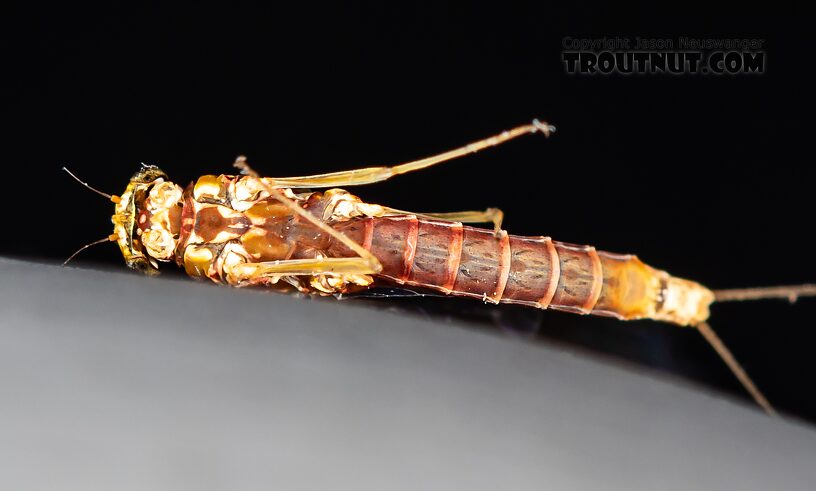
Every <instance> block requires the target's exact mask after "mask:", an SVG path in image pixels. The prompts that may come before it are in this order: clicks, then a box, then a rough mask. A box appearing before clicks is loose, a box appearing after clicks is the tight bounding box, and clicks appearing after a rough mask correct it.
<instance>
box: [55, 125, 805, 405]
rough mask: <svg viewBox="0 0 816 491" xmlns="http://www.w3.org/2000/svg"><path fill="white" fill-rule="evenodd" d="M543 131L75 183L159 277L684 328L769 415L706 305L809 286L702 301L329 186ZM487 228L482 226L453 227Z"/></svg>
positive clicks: (586, 250) (491, 213)
mask: <svg viewBox="0 0 816 491" xmlns="http://www.w3.org/2000/svg"><path fill="white" fill-rule="evenodd" d="M554 131H555V128H554V127H553V126H550V125H548V124H546V123H542V122H539V121H537V120H535V121H533V122H532V123H531V124H528V125H523V126H519V127H517V128H513V129H511V130H509V131H505V132H503V133H501V134H499V135H496V136H493V137H490V138H486V139H483V140H480V141H477V142H474V143H471V144H469V145H466V146H464V147H461V148H457V149H455V150H451V151H448V152H445V153H442V154H439V155H436V156H432V157H428V158H424V159H421V160H417V161H413V162H408V163H405V164H401V165H396V166H393V167H368V168H364V169H355V170H350V171H345V172H332V173H327V174H318V175H313V176H303V177H288V178H269V177H260V176H259V175H258V174H257V173H256V172H254V171H253V170H252V169H251V168H250V167H249V166H248V165H247V163H246V160H245V159H244V158H243V157H239V158H238V159H237V161H236V162H235V167H237V168H239V169H241V174H240V175H219V176H213V175H207V176H202V177H200V178H198V180H197V181H196V182H195V183H191V184H190V185H189V186H187V187H186V188H182V187H181V186H179V185H178V184H175V183H173V182H171V181H169V180H168V177H167V176H166V175H165V173H164V172H162V171H161V170H160V169H159V168H158V167H155V166H143V167H142V169H141V170H139V172H137V173H136V174H135V175H134V176H133V177H132V178H131V180H130V182H129V184H128V185H127V188H126V189H125V191H124V193H122V195H121V196H114V195H108V194H105V193H101V192H100V191H97V190H95V189H93V188H90V186H88V185H87V184H85V183H82V184H83V185H85V186H86V187H89V188H90V189H93V190H94V191H95V192H97V193H100V194H102V195H104V196H106V197H108V198H109V199H110V200H111V201H113V202H114V203H115V204H116V207H115V213H114V215H113V218H112V221H113V224H114V233H113V234H111V235H110V236H109V237H107V238H105V239H103V240H101V241H97V243H99V242H104V241H108V240H109V241H115V242H117V243H118V244H119V248H120V249H121V251H122V255H123V256H124V258H125V262H126V263H127V265H128V266H130V267H131V268H134V269H138V270H140V271H143V272H145V273H148V274H153V273H156V272H157V271H158V265H159V263H160V262H175V263H176V264H178V265H179V266H181V267H183V268H184V269H185V271H186V272H187V274H189V275H190V276H193V277H199V278H209V279H210V280H212V281H214V282H217V283H224V284H227V285H231V286H263V287H276V288H277V287H294V288H296V289H298V290H300V291H302V292H309V293H318V294H326V295H328V294H338V293H346V292H350V291H355V290H360V289H364V288H366V287H370V286H372V285H373V284H375V283H378V284H399V285H409V286H411V287H416V288H426V289H432V290H436V291H439V292H443V293H445V294H450V295H458V296H467V297H475V298H479V299H482V300H484V301H485V302H490V303H496V304H498V303H513V304H521V305H527V306H530V307H537V308H541V309H547V308H551V309H556V310H563V311H567V312H574V313H578V314H596V315H605V316H612V317H617V318H619V319H624V320H629V319H654V320H657V321H663V322H668V323H671V324H675V325H678V326H693V327H696V328H697V329H698V330H699V331H700V332H701V333H702V334H703V335H704V336H705V338H706V339H707V340H708V341H709V342H710V343H711V344H712V346H714V348H715V349H716V350H717V352H718V353H719V354H720V356H721V357H722V358H723V360H724V361H725V362H726V363H727V364H728V366H729V368H730V369H731V370H732V371H733V372H734V374H735V375H736V376H737V378H739V380H740V382H741V383H742V384H743V385H744V386H745V388H746V389H747V390H748V391H749V392H750V393H751V395H752V396H753V398H754V399H755V400H756V401H757V403H758V404H759V405H760V406H762V407H763V408H764V409H765V410H766V411H767V412H768V413H770V414H773V409H772V407H771V406H770V404H769V403H768V402H767V400H766V399H765V398H764V397H763V396H762V394H761V393H760V392H759V390H758V389H757V388H756V387H755V386H754V384H753V383H752V382H751V380H750V378H749V377H748V376H747V374H746V373H745V372H744V371H743V370H742V368H741V367H740V365H739V364H738V363H737V362H736V361H735V360H734V358H733V356H732V355H731V354H730V352H729V351H728V350H727V349H726V348H725V346H724V345H723V344H722V342H720V341H719V339H718V338H717V337H716V335H715V334H714V332H713V331H712V330H711V328H710V327H709V326H708V324H707V323H706V320H707V319H708V316H709V305H710V304H711V303H712V302H715V301H727V300H746V299H754V298H796V297H797V296H802V295H814V294H816V285H803V286H797V287H779V288H764V289H749V290H727V291H711V290H709V289H707V288H706V287H704V286H702V285H700V284H698V283H695V282H693V281H689V280H685V279H681V278H676V277H674V276H671V275H669V274H668V273H666V272H664V271H660V270H657V269H654V268H652V267H650V266H647V265H646V264H644V263H642V262H641V261H640V260H639V259H638V258H637V257H636V256H634V255H622V254H613V253H609V252H604V251H598V250H596V249H595V248H594V247H592V246H585V245H573V244H567V243H564V242H557V241H554V240H552V239H551V238H550V237H522V236H516V235H509V234H507V232H505V231H504V230H502V229H501V222H502V216H503V215H502V212H501V211H500V210H498V209H494V208H491V209H487V210H485V211H465V212H454V213H412V212H406V211H400V210H396V209H393V208H388V207H386V206H381V205H376V204H370V203H366V202H364V201H362V200H361V199H360V198H358V197H357V196H354V195H352V194H350V193H349V192H347V191H344V190H343V189H340V187H344V186H358V185H362V184H370V183H374V182H379V181H384V180H386V179H389V178H391V177H393V176H396V175H400V174H406V173H408V172H413V171H418V170H421V169H425V168H428V167H431V166H433V165H436V164H439V163H441V162H445V161H448V160H451V159H455V158H457V157H462V156H464V155H467V154H470V153H474V152H477V151H479V150H482V149H484V148H487V147H492V146H496V145H499V144H501V143H504V142H506V141H508V140H511V139H513V138H516V137H518V136H521V135H525V134H529V133H536V132H540V133H542V134H544V135H545V136H550V135H551V134H552V133H553V132H554ZM66 170H67V169H66ZM69 173H70V172H69ZM71 175H72V176H73V174H71ZM74 177H75V176H74ZM77 180H79V179H77ZM80 182H82V181H80ZM325 188H329V189H327V190H326V191H324V192H319V191H310V190H311V189H325ZM485 222H488V223H489V222H492V223H493V229H492V230H488V229H481V228H475V227H471V226H466V225H463V223H485ZM90 245H92V244H89V246H90ZM85 247H88V246H85ZM83 249H84V247H83ZM80 250H82V249H80ZM77 252H79V251H77ZM72 257H73V256H72ZM69 260H70V258H69ZM66 262H67V261H66Z"/></svg>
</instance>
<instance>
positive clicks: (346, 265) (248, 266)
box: [230, 257, 376, 279]
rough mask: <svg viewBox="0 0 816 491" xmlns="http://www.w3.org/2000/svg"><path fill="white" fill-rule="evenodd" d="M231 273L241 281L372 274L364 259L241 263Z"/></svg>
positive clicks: (233, 267) (316, 259)
mask: <svg viewBox="0 0 816 491" xmlns="http://www.w3.org/2000/svg"><path fill="white" fill-rule="evenodd" d="M230 273H231V274H232V275H234V277H237V278H240V279H254V278H260V277H268V276H287V275H318V274H321V273H335V274H372V273H376V271H373V270H372V268H371V266H370V265H369V264H368V261H367V260H366V259H365V258H362V257H325V258H315V259H287V260H282V261H268V262H260V263H241V264H236V265H233V266H231V267H230Z"/></svg>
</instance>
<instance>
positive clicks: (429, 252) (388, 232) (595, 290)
mask: <svg viewBox="0 0 816 491" xmlns="http://www.w3.org/2000/svg"><path fill="white" fill-rule="evenodd" d="M334 227H335V228H336V229H337V230H339V231H341V232H343V233H345V234H346V235H348V236H349V237H350V238H352V239H353V240H355V241H357V242H358V243H360V244H361V245H363V247H365V248H367V249H368V250H369V251H371V253H372V254H374V255H375V256H376V257H377V258H378V259H379V260H380V262H381V263H382V265H383V271H382V273H381V275H380V276H382V277H383V278H385V279H388V280H390V281H393V282H396V283H399V284H407V285H413V286H419V287H422V288H431V289H434V290H437V291H441V292H444V293H447V294H452V295H459V296H468V297H477V298H481V299H483V300H485V301H489V302H493V303H499V302H503V303H515V304H523V305H528V306H534V307H539V308H552V309H556V310H563V311H568V312H574V313H580V314H597V315H605V316H612V317H617V318H621V319H636V318H643V317H649V318H654V319H658V320H665V321H668V322H673V323H676V324H683V325H685V324H692V323H695V322H699V319H698V318H699V317H702V316H705V317H707V315H708V310H707V307H708V303H710V301H708V303H706V301H707V297H706V292H708V290H706V289H705V288H704V287H702V286H700V285H698V284H696V283H694V282H690V281H687V280H681V279H678V278H673V277H670V276H669V275H668V274H667V273H665V272H663V271H659V270H655V269H653V268H651V267H649V266H647V265H645V264H643V263H642V262H641V261H640V260H639V259H638V258H637V257H636V256H633V255H620V254H612V253H608V252H603V251H596V250H595V248H594V247H592V246H585V245H574V244H567V243H563V242H557V241H553V240H552V239H550V238H549V237H523V236H516V235H507V234H504V235H502V236H501V237H496V236H495V235H494V233H493V231H492V230H485V229H480V228H475V227H469V226H464V225H462V224H461V223H458V222H447V221H441V220H427V219H422V218H417V217H415V216H413V215H400V216H390V217H380V218H358V219H352V220H350V221H347V222H340V223H337V224H335V225H334ZM329 254H330V255H340V256H349V255H351V252H350V251H349V250H348V249H346V248H345V247H343V246H340V245H336V246H333V248H332V250H330V251H329ZM678 295H679V296H681V297H682V298H679V297H678ZM696 296H702V297H701V298H702V300H698V299H697V297H696ZM712 299H713V297H712ZM667 300H668V301H669V302H667ZM677 302H680V303H682V305H680V308H678V306H677V305H675V304H676V303H677ZM688 302H695V305H686V304H687V303H688ZM697 303H699V304H700V305H697ZM703 304H705V305H703ZM667 309H669V310H667ZM702 309H704V310H702Z"/></svg>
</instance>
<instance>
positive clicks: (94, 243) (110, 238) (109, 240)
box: [62, 167, 117, 266]
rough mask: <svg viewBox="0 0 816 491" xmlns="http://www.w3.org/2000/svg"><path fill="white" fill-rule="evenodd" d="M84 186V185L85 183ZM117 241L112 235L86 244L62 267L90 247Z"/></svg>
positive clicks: (114, 235)
mask: <svg viewBox="0 0 816 491" xmlns="http://www.w3.org/2000/svg"><path fill="white" fill-rule="evenodd" d="M63 169H64V167H63ZM66 170H67V169H66ZM69 174H70V172H69ZM83 184H84V183H83ZM92 189H93V188H92ZM94 191H96V190H95V189H94ZM97 192H99V191H97ZM116 239H117V237H116V234H110V235H108V236H107V237H105V238H104V239H99V240H95V241H93V242H91V243H90V244H85V245H84V246H82V247H80V248H79V249H77V250H76V252H74V253H73V254H71V256H70V257H69V258H68V259H66V260H65V262H64V263H62V265H63V266H65V265H66V264H68V263H69V262H70V261H71V259H73V258H74V257H75V256H76V255H77V254H79V253H80V252H82V251H84V250H85V249H87V248H89V247H91V246H95V245H97V244H101V243H103V242H114V241H116Z"/></svg>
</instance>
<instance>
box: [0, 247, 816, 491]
mask: <svg viewBox="0 0 816 491" xmlns="http://www.w3.org/2000/svg"><path fill="white" fill-rule="evenodd" d="M0 311H2V317H0V387H2V392H0V489H83V490H87V489H196V490H204V489H355V490H358V489H584V488H585V489H598V488H604V489H721V488H730V489H807V488H808V487H811V488H812V485H813V484H814V483H816V465H814V464H816V432H815V431H814V430H813V428H811V427H809V426H806V425H804V424H800V423H794V422H790V421H783V420H773V419H770V418H767V417H765V416H764V415H762V414H761V413H759V412H757V411H755V410H754V409H753V408H746V407H743V406H740V405H737V404H734V403H732V402H730V401H727V400H723V399H721V398H718V397H716V396H712V395H708V394H705V393H702V392H700V391H696V390H693V388H689V387H679V386H676V385H673V384H670V383H668V382H666V381H662V380H657V379H655V378H652V377H649V376H645V375H641V374H637V373H633V372H632V371H630V370H624V369H621V368H618V367H615V366H610V365H608V364H604V363H602V362H600V361H597V360H594V359H590V358H586V357H583V356H579V355H575V354H571V353H569V352H566V351H564V350H563V349H561V348H554V347H548V346H542V345H531V344H524V343H521V342H518V341H513V340H509V339H503V338H500V337H496V336H492V335H490V334H487V333H481V332H477V331H473V330H470V329H463V328H460V327H457V326H453V325H434V324H433V323H431V322H427V321H423V320H419V319H415V318H412V317H410V316H402V317H399V316H395V315H392V314H388V313H385V312H380V311H376V310H371V309H368V308H363V307H360V306H358V305H349V303H342V302H332V301H325V302H324V301H309V300H302V299H295V298H291V297H288V296H282V295H275V294H267V293H262V292H253V291H234V290H231V289H226V288H217V287H212V286H209V285H205V284H198V283H195V282H192V281H181V280H167V279H150V278H142V277H139V276H137V275H134V274H127V273H110V272H99V271H87V270H77V269H62V268H58V267H53V266H44V265H39V264H33V263H24V262H18V261H11V260H5V259H0ZM809 485H810V486H809Z"/></svg>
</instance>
